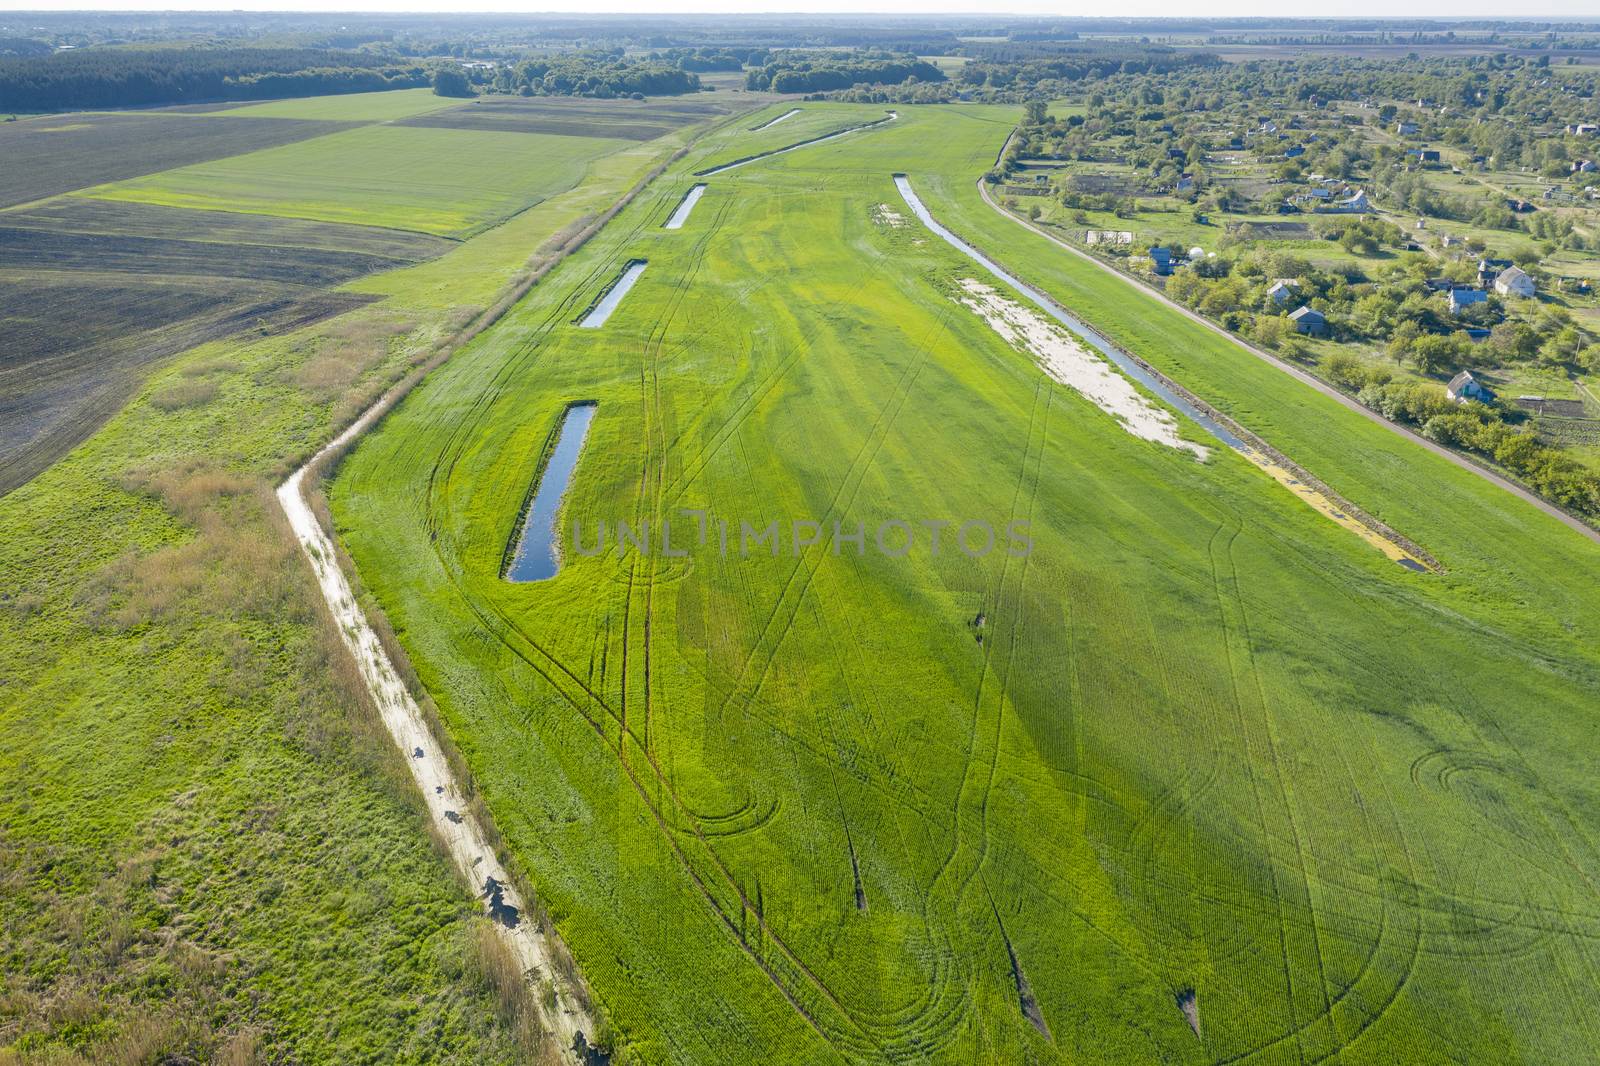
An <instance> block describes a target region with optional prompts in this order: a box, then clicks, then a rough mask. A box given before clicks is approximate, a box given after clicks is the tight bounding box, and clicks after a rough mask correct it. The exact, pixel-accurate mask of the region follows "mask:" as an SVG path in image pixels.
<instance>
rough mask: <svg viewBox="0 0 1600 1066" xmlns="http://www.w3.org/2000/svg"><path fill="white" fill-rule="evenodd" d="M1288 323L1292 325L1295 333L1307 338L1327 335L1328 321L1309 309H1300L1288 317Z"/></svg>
mask: <svg viewBox="0 0 1600 1066" xmlns="http://www.w3.org/2000/svg"><path fill="white" fill-rule="evenodd" d="M1289 321H1291V322H1293V323H1294V331H1295V332H1296V333H1304V334H1305V335H1306V336H1308V337H1325V336H1327V335H1328V320H1327V318H1325V317H1324V316H1323V314H1322V312H1321V311H1313V310H1312V309H1311V308H1309V307H1302V308H1300V310H1298V311H1296V312H1294V314H1292V315H1290V316H1289Z"/></svg>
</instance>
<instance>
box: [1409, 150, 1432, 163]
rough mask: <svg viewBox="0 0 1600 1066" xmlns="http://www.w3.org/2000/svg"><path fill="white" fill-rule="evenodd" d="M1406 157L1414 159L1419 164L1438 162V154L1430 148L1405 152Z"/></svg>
mask: <svg viewBox="0 0 1600 1066" xmlns="http://www.w3.org/2000/svg"><path fill="white" fill-rule="evenodd" d="M1406 155H1408V156H1411V157H1413V158H1415V159H1416V160H1417V162H1419V163H1437V162H1439V153H1438V152H1436V151H1434V150H1433V149H1432V148H1413V149H1412V150H1411V151H1409V152H1407V153H1406Z"/></svg>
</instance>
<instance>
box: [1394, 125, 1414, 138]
mask: <svg viewBox="0 0 1600 1066" xmlns="http://www.w3.org/2000/svg"><path fill="white" fill-rule="evenodd" d="M1394 131H1395V132H1396V133H1398V134H1399V135H1400V136H1402V137H1410V136H1412V135H1413V134H1415V133H1416V132H1417V124H1416V123H1415V122H1396V123H1395V124H1394Z"/></svg>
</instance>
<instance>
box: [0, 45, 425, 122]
mask: <svg viewBox="0 0 1600 1066" xmlns="http://www.w3.org/2000/svg"><path fill="white" fill-rule="evenodd" d="M427 84H428V72H427V71H426V70H425V69H424V68H423V67H421V66H419V65H415V64H402V63H400V62H397V61H396V60H395V59H394V58H393V57H391V56H385V55H382V54H379V53H373V52H348V51H333V50H329V49H319V48H115V47H113V48H88V49H83V50H81V51H68V52H57V53H54V54H53V55H47V56H7V57H0V111H68V110H82V109H85V108H96V107H137V106H141V105H149V104H175V103H184V102H189V101H203V100H262V99H272V98H280V97H289V96H320V95H324V94H333V93H351V92H372V91H378V90H384V89H401V88H413V87H420V86H424V85H427Z"/></svg>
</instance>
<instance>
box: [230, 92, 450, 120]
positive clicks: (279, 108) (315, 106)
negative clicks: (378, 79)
mask: <svg viewBox="0 0 1600 1066" xmlns="http://www.w3.org/2000/svg"><path fill="white" fill-rule="evenodd" d="M460 106H461V101H460V100H454V99H451V98H450V97H448V96H439V95H438V94H437V93H435V92H434V91H433V90H432V89H397V90H391V91H389V92H381V93H349V94H346V95H344V96H305V97H301V98H300V99H298V100H273V101H271V102H269V103H265V104H244V105H241V106H237V107H229V108H227V109H225V110H221V111H214V112H212V114H215V115H237V116H239V117H240V118H313V119H325V120H333V121H337V122H392V121H394V120H395V119H402V118H411V117H413V116H415V115H425V114H427V113H428V112H430V111H441V110H443V109H444V108H447V107H460Z"/></svg>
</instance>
